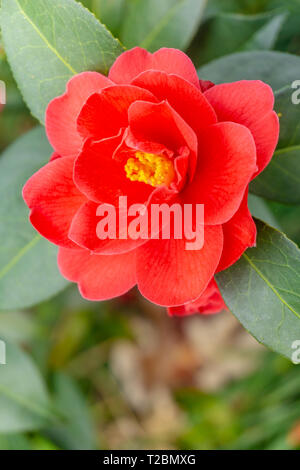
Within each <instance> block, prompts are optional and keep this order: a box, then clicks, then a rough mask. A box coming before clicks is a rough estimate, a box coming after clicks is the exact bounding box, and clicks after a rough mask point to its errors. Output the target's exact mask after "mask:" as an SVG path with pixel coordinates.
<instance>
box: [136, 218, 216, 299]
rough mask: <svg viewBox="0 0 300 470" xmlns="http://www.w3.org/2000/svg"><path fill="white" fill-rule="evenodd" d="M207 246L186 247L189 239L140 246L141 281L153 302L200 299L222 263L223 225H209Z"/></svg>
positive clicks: (139, 273)
mask: <svg viewBox="0 0 300 470" xmlns="http://www.w3.org/2000/svg"><path fill="white" fill-rule="evenodd" d="M204 240H205V241H204V245H203V247H202V248H201V249H200V250H186V245H185V243H186V241H185V240H184V239H181V240H174V239H170V240H162V239H159V240H153V239H152V240H149V242H148V243H145V244H144V245H142V246H141V247H139V248H138V249H137V282H138V287H139V290H140V292H141V293H142V294H143V295H144V297H146V298H147V299H148V300H150V301H151V302H154V303H156V304H159V305H163V306H168V307H170V306H177V305H182V304H184V303H186V302H189V301H192V300H194V299H196V298H198V297H199V296H200V295H201V294H202V292H204V290H205V289H206V287H207V285H208V283H209V282H210V280H211V278H212V277H213V275H214V273H215V270H216V267H217V265H218V264H219V261H220V257H221V253H222V249H223V232H222V227H221V226H213V227H211V226H205V231H204Z"/></svg>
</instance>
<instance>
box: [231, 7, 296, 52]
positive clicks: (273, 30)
mask: <svg viewBox="0 0 300 470" xmlns="http://www.w3.org/2000/svg"><path fill="white" fill-rule="evenodd" d="M286 17H287V15H286V14H285V13H282V14H281V15H276V16H275V17H274V18H272V19H270V20H269V21H268V22H267V23H266V24H265V25H264V26H262V27H261V28H260V29H259V30H258V31H256V32H255V33H254V34H253V36H252V37H251V38H250V39H249V40H248V41H247V42H246V44H244V45H243V46H242V47H241V48H240V49H241V50H245V51H246V50H247V51H251V50H252V51H254V50H264V49H273V47H274V45H275V43H276V40H277V38H278V35H279V33H280V30H281V28H282V25H283V23H284V22H285V20H286Z"/></svg>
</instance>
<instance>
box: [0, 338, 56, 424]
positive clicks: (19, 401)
mask: <svg viewBox="0 0 300 470" xmlns="http://www.w3.org/2000/svg"><path fill="white" fill-rule="evenodd" d="M0 416H1V419H0V433H16V432H23V431H31V430H35V429H39V428H42V427H44V426H46V425H49V422H51V421H52V420H54V419H55V418H54V417H53V414H52V411H51V403H50V400H49V397H48V393H47V391H46V388H45V384H44V382H43V379H42V377H41V376H40V373H39V371H38V370H37V368H36V366H35V364H34V363H33V362H32V361H31V359H30V357H29V356H28V355H27V354H25V353H24V352H23V351H21V350H20V349H19V348H17V347H16V346H14V345H13V344H12V343H8V342H6V364H5V365H0Z"/></svg>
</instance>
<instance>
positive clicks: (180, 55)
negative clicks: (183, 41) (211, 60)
mask: <svg viewBox="0 0 300 470" xmlns="http://www.w3.org/2000/svg"><path fill="white" fill-rule="evenodd" d="M145 70H160V71H162V72H167V73H172V74H176V75H178V76H179V77H182V78H184V79H185V80H187V81H188V82H190V83H192V84H193V85H195V86H196V87H197V88H200V86H199V79H198V75H197V71H196V69H195V67H194V64H193V62H192V61H191V59H190V58H189V57H188V56H187V55H186V54H185V53H184V52H182V51H179V50H178V49H171V48H170V49H169V48H166V47H163V48H162V49H159V50H158V51H156V52H154V54H151V53H150V52H148V51H146V50H145V49H142V48H140V47H135V48H133V49H131V50H130V51H126V52H124V53H123V54H121V55H120V56H119V57H118V58H117V60H116V61H115V63H114V64H113V66H112V67H111V69H110V72H109V75H108V76H109V78H110V79H111V80H112V81H113V82H115V83H131V82H132V80H133V79H134V78H135V77H137V76H138V75H139V74H140V73H142V72H144V71H145Z"/></svg>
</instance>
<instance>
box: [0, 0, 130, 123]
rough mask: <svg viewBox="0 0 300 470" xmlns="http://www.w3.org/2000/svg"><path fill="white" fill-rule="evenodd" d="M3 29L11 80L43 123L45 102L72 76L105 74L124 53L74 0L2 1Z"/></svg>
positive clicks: (110, 36) (56, 93) (115, 41)
mask: <svg viewBox="0 0 300 470" xmlns="http://www.w3.org/2000/svg"><path fill="white" fill-rule="evenodd" d="M1 28H2V35H3V42H4V46H5V51H6V53H7V56H8V60H9V63H10V66H11V68H12V70H13V73H14V76H15V79H16V81H17V83H18V86H19V88H20V90H21V92H22V94H23V96H24V99H25V101H26V102H27V104H28V106H29V108H30V109H31V111H32V113H33V114H34V116H36V117H37V118H38V119H39V120H40V121H41V122H43V121H44V114H45V109H46V106H47V104H48V103H49V101H50V100H51V99H53V98H54V97H56V96H58V95H60V94H61V93H63V91H64V90H65V85H66V82H67V81H68V80H69V79H70V78H71V77H72V76H73V75H75V74H77V73H80V72H82V71H84V70H98V71H99V72H102V73H104V74H105V73H107V72H108V70H109V68H110V66H111V64H112V63H113V62H114V60H115V59H116V57H117V56H118V55H119V54H120V53H121V52H122V47H121V45H120V44H119V42H118V41H117V40H116V39H114V38H113V37H112V35H111V34H110V33H109V32H108V31H107V30H106V28H105V26H104V25H102V24H101V23H99V22H98V20H97V19H96V18H95V16H94V15H93V14H92V13H90V12H89V11H88V10H87V9H85V8H84V7H83V6H82V5H80V4H79V3H77V2H75V1H74V0H34V1H32V0H2V7H1Z"/></svg>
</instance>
